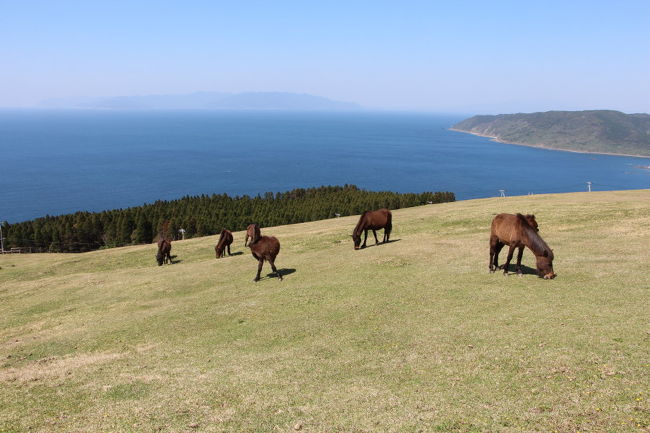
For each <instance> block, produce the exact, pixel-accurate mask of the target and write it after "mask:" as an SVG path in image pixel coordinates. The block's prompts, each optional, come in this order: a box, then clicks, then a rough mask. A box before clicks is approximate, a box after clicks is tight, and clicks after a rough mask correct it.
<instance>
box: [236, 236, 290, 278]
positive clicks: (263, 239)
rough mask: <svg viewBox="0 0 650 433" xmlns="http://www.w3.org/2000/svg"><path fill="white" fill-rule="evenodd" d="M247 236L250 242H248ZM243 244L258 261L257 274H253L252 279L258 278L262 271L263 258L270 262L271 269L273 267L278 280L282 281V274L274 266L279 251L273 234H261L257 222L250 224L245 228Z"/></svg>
mask: <svg viewBox="0 0 650 433" xmlns="http://www.w3.org/2000/svg"><path fill="white" fill-rule="evenodd" d="M249 238H250V242H248V239H249ZM244 246H248V247H249V248H250V249H251V253H252V254H253V257H255V258H256V259H257V261H258V265H257V276H255V279H254V280H253V281H255V282H257V281H259V280H260V273H261V272H262V266H263V265H264V260H266V261H267V262H269V263H270V264H271V269H273V272H275V273H276V274H277V276H278V278H279V279H280V281H282V274H281V273H280V272H278V270H277V268H276V267H275V257H276V256H277V255H278V253H279V252H280V241H279V240H278V239H277V238H275V237H273V236H262V235H261V233H260V226H258V225H257V224H250V225H249V226H248V228H246V239H245V240H244Z"/></svg>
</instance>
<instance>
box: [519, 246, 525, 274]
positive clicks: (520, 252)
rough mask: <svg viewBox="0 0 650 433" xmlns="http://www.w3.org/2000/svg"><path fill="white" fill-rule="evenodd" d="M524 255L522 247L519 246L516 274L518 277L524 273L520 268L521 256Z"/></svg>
mask: <svg viewBox="0 0 650 433" xmlns="http://www.w3.org/2000/svg"><path fill="white" fill-rule="evenodd" d="M523 255H524V247H519V252H518V253H517V275H519V276H520V277H521V276H522V275H523V274H524V273H523V271H522V270H521V257H522V256H523Z"/></svg>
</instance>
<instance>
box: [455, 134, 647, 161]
mask: <svg viewBox="0 0 650 433" xmlns="http://www.w3.org/2000/svg"><path fill="white" fill-rule="evenodd" d="M449 130H450V131H455V132H463V133H465V134H472V135H476V136H478V137H485V138H490V139H491V140H492V141H494V142H497V143H503V144H514V145H516V146H526V147H534V148H537V149H546V150H557V151H560V152H572V153H586V154H592V155H608V156H627V157H631V158H644V159H650V156H648V155H638V154H630V153H613V152H593V151H589V150H573V149H561V148H558V147H549V146H546V145H545V144H544V143H539V144H530V143H517V142H514V141H506V140H502V139H500V138H499V137H497V136H494V135H487V134H480V133H478V132H471V131H464V130H462V129H456V128H449Z"/></svg>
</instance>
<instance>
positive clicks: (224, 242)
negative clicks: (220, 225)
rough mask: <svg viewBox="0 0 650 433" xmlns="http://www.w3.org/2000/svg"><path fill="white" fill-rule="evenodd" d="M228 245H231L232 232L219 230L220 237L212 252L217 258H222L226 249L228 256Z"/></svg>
mask: <svg viewBox="0 0 650 433" xmlns="http://www.w3.org/2000/svg"><path fill="white" fill-rule="evenodd" d="M230 244H232V232H231V231H230V230H226V229H223V230H221V236H219V241H218V242H217V245H216V246H215V247H214V252H215V255H216V256H217V258H220V257H223V256H225V255H226V249H228V255H229V256H230V255H232V254H230Z"/></svg>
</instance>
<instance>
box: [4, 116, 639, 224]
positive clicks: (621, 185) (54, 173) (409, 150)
mask: <svg viewBox="0 0 650 433" xmlns="http://www.w3.org/2000/svg"><path fill="white" fill-rule="evenodd" d="M462 118H463V117H462V116H445V115H433V114H413V113H384V112H381V113H378V112H356V113H350V112H346V113H291V112H223V111H147V112H142V111H119V112H115V111H36V110H35V111H28V110H25V111H13V110H5V111H0V221H2V220H7V221H9V222H18V221H22V220H26V219H31V218H35V217H39V216H44V215H46V214H50V215H57V214H62V213H69V212H75V211H78V210H90V211H97V210H104V209H113V208H123V207H128V206H134V205H141V204H143V203H148V202H153V201H155V200H158V199H174V198H179V197H182V196H184V195H188V194H189V195H196V194H213V193H224V192H225V193H228V194H231V195H234V194H249V195H254V194H258V193H264V192H267V191H273V192H275V191H286V190H290V189H293V188H298V187H310V186H320V185H335V184H337V185H342V184H346V183H348V184H355V185H358V186H359V187H362V188H367V189H371V190H392V191H400V192H420V191H453V192H454V193H456V198H457V199H459V200H462V199H469V198H478V197H491V196H496V195H498V194H499V192H498V190H499V189H505V190H506V194H507V195H521V194H528V193H535V194H539V193H549V192H568V191H584V190H586V182H587V181H591V182H593V189H594V190H615V189H633V188H650V170H647V169H643V168H640V167H639V166H644V165H645V166H647V165H650V159H643V158H632V157H618V156H605V155H592V154H578V153H571V152H558V151H550V150H543V149H535V148H530V147H523V146H515V145H509V144H501V143H495V142H493V141H490V140H489V139H487V138H482V137H476V136H473V135H470V134H464V133H460V132H454V131H449V130H448V128H449V127H450V126H451V125H453V124H454V123H455V122H457V121H459V120H462Z"/></svg>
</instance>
